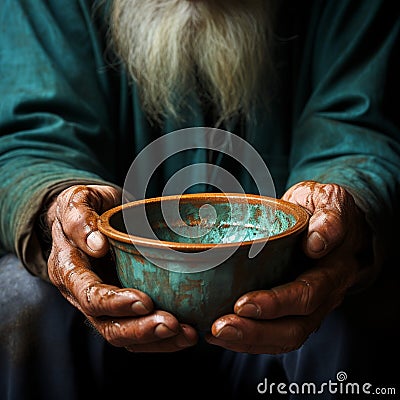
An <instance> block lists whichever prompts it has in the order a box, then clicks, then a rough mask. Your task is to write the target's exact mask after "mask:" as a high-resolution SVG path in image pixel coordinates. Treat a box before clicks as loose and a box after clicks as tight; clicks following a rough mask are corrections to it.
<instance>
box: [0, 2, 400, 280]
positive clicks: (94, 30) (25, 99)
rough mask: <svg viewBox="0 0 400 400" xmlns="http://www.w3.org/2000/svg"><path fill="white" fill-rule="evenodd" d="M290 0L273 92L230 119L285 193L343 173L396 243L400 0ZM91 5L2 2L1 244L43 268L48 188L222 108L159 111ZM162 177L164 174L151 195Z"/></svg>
mask: <svg viewBox="0 0 400 400" xmlns="http://www.w3.org/2000/svg"><path fill="white" fill-rule="evenodd" d="M300 3H301V4H300ZM279 4H280V6H281V9H280V12H279V15H278V20H277V29H276V37H275V39H276V40H275V49H274V51H275V61H276V63H275V65H276V75H275V76H274V80H273V82H272V86H271V90H270V91H268V93H266V96H267V97H268V100H269V101H268V106H267V107H261V106H259V107H257V109H255V111H254V118H253V119H251V120H250V121H248V122H244V121H242V120H239V121H237V123H236V124H233V125H232V126H230V127H229V130H230V131H232V132H234V133H237V134H239V135H241V136H242V137H244V138H246V140H248V142H249V143H250V144H251V145H253V146H254V148H255V149H257V151H258V152H259V153H260V154H261V155H262V157H263V159H264V160H265V162H266V165H267V166H268V168H269V170H270V172H271V175H272V177H273V179H274V183H275V186H276V191H277V195H278V196H281V195H282V194H283V193H284V191H285V190H286V189H287V188H288V187H290V186H291V185H293V184H294V183H296V182H299V181H302V180H310V179H312V180H317V181H320V182H325V183H328V182H330V183H338V184H340V185H343V186H344V187H345V188H347V189H348V190H349V191H350V192H351V193H352V194H353V196H354V197H355V199H356V201H357V203H358V205H359V206H360V207H361V208H362V209H363V210H364V211H365V212H366V215H367V218H368V221H369V223H370V224H371V226H372V228H373V229H374V232H375V238H376V239H377V243H378V242H383V243H387V239H388V237H387V236H385V234H386V232H387V229H386V228H387V225H388V221H393V218H394V211H395V210H394V207H395V205H396V202H397V205H398V198H399V192H400V190H399V181H400V174H399V171H400V169H399V168H400V144H399V142H400V128H399V127H400V123H399V120H400V118H399V114H400V112H399V111H400V110H398V109H396V102H395V99H396V97H395V95H397V94H398V93H399V82H400V81H399V78H398V74H399V71H400V62H399V54H400V45H399V43H400V40H399V30H400V18H399V17H400V14H399V5H398V2H392V1H390V0H388V1H379V0H370V1H368V0H364V1H357V0H326V1H314V2H313V1H302V2H297V1H286V2H283V1H281V2H279ZM92 6H93V1H90V0H46V1H45V0H4V1H3V2H2V6H1V7H0V26H1V34H0V93H1V97H0V177H1V180H0V247H1V248H2V249H3V250H4V251H12V252H15V253H16V254H17V255H18V256H19V258H20V259H21V260H22V262H23V263H24V265H25V266H26V267H27V268H28V269H29V270H30V271H31V272H32V273H34V274H36V275H39V276H42V277H44V278H46V267H45V265H46V263H45V260H44V259H43V257H42V256H41V252H40V251H39V250H38V239H37V236H36V234H35V230H34V229H33V228H34V224H35V221H36V219H37V216H38V213H39V211H40V209H41V207H42V205H43V204H44V202H46V201H47V199H48V198H49V196H51V195H52V194H53V193H57V192H58V191H59V190H61V189H63V188H65V187H67V186H69V185H70V184H71V183H76V182H82V183H85V182H109V183H112V184H116V185H120V186H121V185H122V184H123V180H124V177H125V174H126V173H127V171H128V169H129V167H130V165H131V163H132V161H133V160H134V158H135V156H136V155H137V154H138V152H139V151H140V150H141V149H143V148H144V147H145V146H146V145H147V144H149V143H150V142H152V141H153V140H154V139H156V138H157V137H159V136H160V135H162V134H165V133H167V132H171V131H173V130H176V129H180V128H184V127H193V126H210V125H211V126H212V124H213V123H214V122H215V121H213V120H212V118H210V116H209V115H207V113H205V112H204V110H203V109H202V108H201V107H200V106H199V103H198V102H197V101H196V95H195V94H193V98H192V100H193V101H192V104H191V107H190V108H188V110H183V112H184V115H185V120H184V121H183V122H179V123H178V122H175V121H173V120H168V119H167V120H166V121H165V123H164V125H163V127H162V128H157V127H156V126H152V125H151V124H149V122H148V121H147V119H146V117H145V115H144V114H143V112H142V110H141V108H140V102H139V99H138V96H137V91H136V88H135V86H134V85H131V84H129V80H128V78H127V76H126V74H125V73H124V70H123V68H122V67H121V66H120V65H118V64H115V63H111V62H110V57H109V55H110V53H109V52H108V50H107V42H106V32H107V25H106V20H105V18H104V13H103V10H102V8H101V7H100V8H99V9H98V10H97V11H96V12H94V11H93V8H92ZM267 78H268V77H266V79H267ZM206 157H207V155H206V154H205V152H204V150H200V149H199V150H197V151H196V150H193V152H191V153H190V154H186V155H182V157H181V158H179V159H177V160H176V163H175V165H174V166H171V164H169V165H167V166H166V167H165V173H164V174H162V176H161V177H160V178H159V179H161V181H165V179H167V178H168V177H169V176H170V174H171V173H172V172H173V170H174V169H175V170H176V169H177V168H180V167H182V166H184V165H187V164H190V163H193V162H201V161H205V158H206ZM238 175H239V176H241V177H242V178H241V182H242V184H243V187H244V188H245V189H246V190H247V191H249V192H252V191H254V190H255V188H254V187H253V186H252V183H251V182H249V181H248V180H246V178H245V176H244V175H243V173H242V172H240V171H239V172H238ZM162 187H163V183H162V182H158V183H157V184H155V185H153V187H151V188H150V191H149V195H156V194H158V193H157V190H158V189H157V188H162Z"/></svg>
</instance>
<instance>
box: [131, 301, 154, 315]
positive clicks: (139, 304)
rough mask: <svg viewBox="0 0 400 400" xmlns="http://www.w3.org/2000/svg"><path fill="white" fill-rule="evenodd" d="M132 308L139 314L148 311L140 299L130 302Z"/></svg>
mask: <svg viewBox="0 0 400 400" xmlns="http://www.w3.org/2000/svg"><path fill="white" fill-rule="evenodd" d="M132 310H133V312H134V313H135V314H139V315H144V314H148V313H149V312H150V310H148V309H147V308H146V306H145V305H144V304H143V303H142V302H141V301H135V302H134V303H133V304H132Z"/></svg>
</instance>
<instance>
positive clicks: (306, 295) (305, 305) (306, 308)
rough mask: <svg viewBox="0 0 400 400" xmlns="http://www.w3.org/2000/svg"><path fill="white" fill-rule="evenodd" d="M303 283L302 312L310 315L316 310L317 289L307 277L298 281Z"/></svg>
mask: <svg viewBox="0 0 400 400" xmlns="http://www.w3.org/2000/svg"><path fill="white" fill-rule="evenodd" d="M298 282H299V283H300V285H301V292H300V296H299V303H300V310H299V311H300V314H302V315H309V314H311V313H312V312H313V311H314V310H315V305H314V301H313V300H314V296H315V290H314V286H313V285H312V284H311V283H310V282H308V281H307V280H305V279H301V280H299V281H298Z"/></svg>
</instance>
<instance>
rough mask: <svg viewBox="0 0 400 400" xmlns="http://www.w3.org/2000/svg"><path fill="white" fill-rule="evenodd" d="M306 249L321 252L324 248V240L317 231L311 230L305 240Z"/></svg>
mask: <svg viewBox="0 0 400 400" xmlns="http://www.w3.org/2000/svg"><path fill="white" fill-rule="evenodd" d="M307 246H308V250H309V251H311V252H313V253H321V252H322V251H324V250H325V249H326V242H325V240H324V238H323V237H322V236H321V235H320V234H319V233H318V232H312V233H311V234H310V236H309V237H308V240H307Z"/></svg>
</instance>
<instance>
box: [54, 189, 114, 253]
mask: <svg viewBox="0 0 400 400" xmlns="http://www.w3.org/2000/svg"><path fill="white" fill-rule="evenodd" d="M120 200H121V193H120V192H119V191H118V190H117V189H115V188H113V187H110V186H99V185H89V186H75V187H73V188H70V189H69V190H66V191H64V192H63V193H62V194H61V195H60V196H59V197H58V199H57V212H56V215H57V218H58V219H59V220H60V221H61V223H62V227H63V231H64V233H65V234H66V236H67V237H68V239H69V240H70V241H71V243H73V244H74V245H75V246H77V247H79V248H80V249H81V250H83V251H84V252H85V253H87V254H89V255H90V256H92V257H97V258H98V257H103V256H104V255H105V254H106V253H107V251H108V241H107V238H106V237H105V236H104V235H103V234H102V233H101V232H100V231H99V230H98V229H97V221H98V218H99V213H102V212H103V211H105V210H107V209H109V208H112V207H114V206H116V205H118V204H120Z"/></svg>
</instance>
